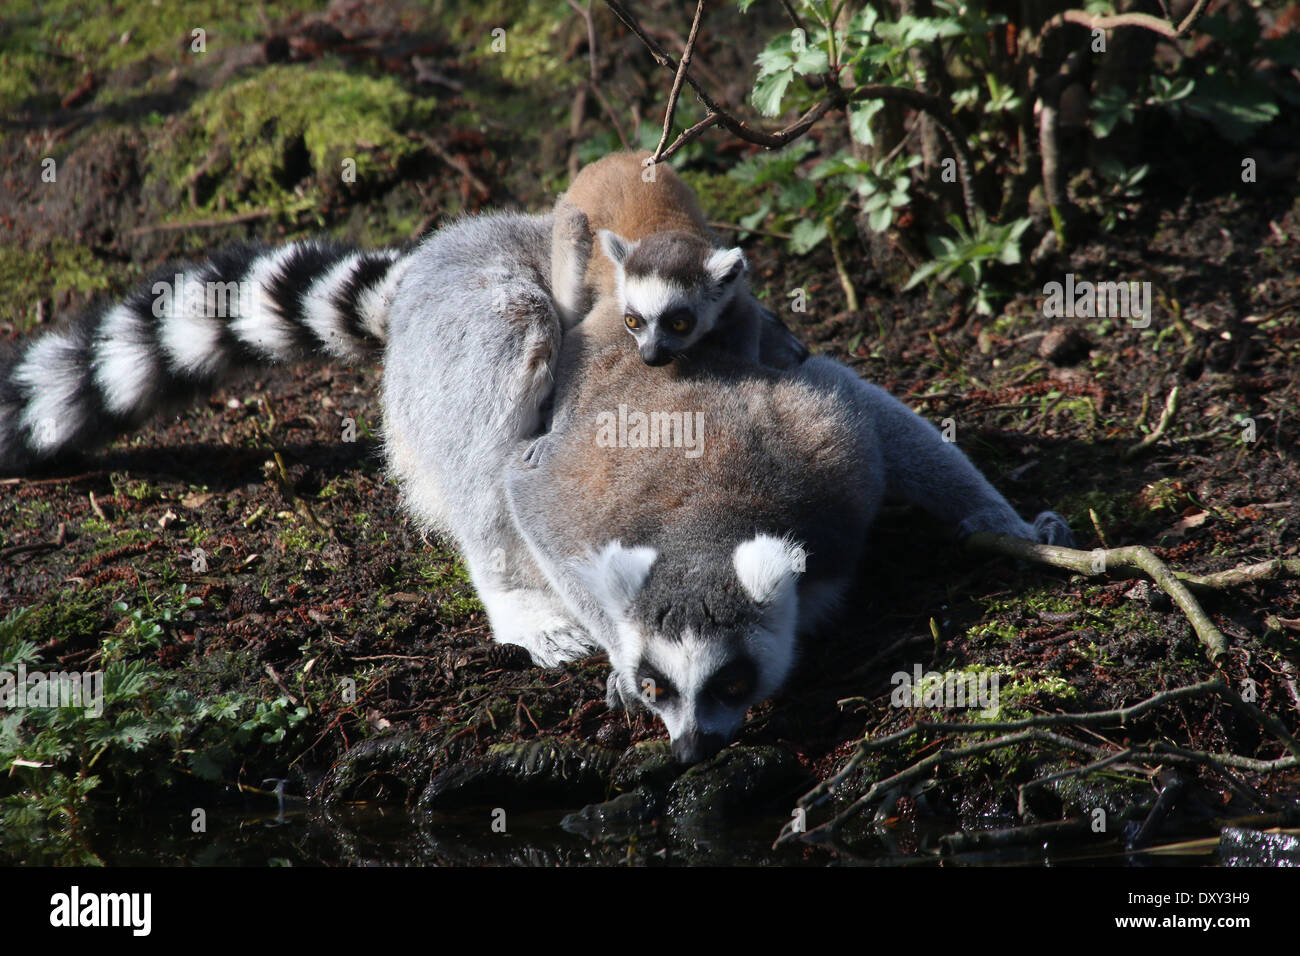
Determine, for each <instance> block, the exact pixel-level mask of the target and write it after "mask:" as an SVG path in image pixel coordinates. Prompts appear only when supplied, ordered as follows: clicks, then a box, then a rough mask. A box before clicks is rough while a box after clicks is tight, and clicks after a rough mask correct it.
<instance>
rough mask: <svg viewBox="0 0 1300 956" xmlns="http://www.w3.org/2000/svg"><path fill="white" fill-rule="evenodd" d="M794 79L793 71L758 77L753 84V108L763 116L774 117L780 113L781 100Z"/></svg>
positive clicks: (787, 70)
mask: <svg viewBox="0 0 1300 956" xmlns="http://www.w3.org/2000/svg"><path fill="white" fill-rule="evenodd" d="M793 79H794V70H793V69H786V70H782V71H781V72H779V73H773V74H771V75H770V76H764V77H760V78H759V79H758V80H757V81H756V82H755V83H754V92H753V94H752V96H751V100H752V101H753V103H754V108H755V109H756V110H758V111H759V112H760V113H762V114H763V115H764V116H776V115H778V114H779V113H780V112H781V99H782V98H783V97H784V96H785V91H786V89H788V88H789V86H790V82H791V81H792V80H793Z"/></svg>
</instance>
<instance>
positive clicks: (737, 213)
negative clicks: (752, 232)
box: [680, 170, 759, 238]
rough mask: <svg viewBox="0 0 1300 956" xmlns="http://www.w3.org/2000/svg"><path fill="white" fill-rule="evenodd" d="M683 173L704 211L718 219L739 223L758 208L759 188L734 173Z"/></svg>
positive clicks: (718, 220)
mask: <svg viewBox="0 0 1300 956" xmlns="http://www.w3.org/2000/svg"><path fill="white" fill-rule="evenodd" d="M680 175H681V177H682V181H683V182H685V183H686V185H688V186H690V187H691V189H693V190H695V194H696V195H697V196H699V197H700V206H701V207H702V208H703V209H704V214H705V215H706V216H708V218H709V219H711V220H713V221H715V222H729V223H738V222H740V220H741V219H742V218H744V217H745V216H752V215H753V214H754V211H755V210H756V209H758V207H759V197H758V194H757V191H756V190H754V189H752V188H751V187H749V186H747V185H746V184H744V183H742V182H740V181H739V180H738V179H736V178H735V177H734V176H728V175H725V174H720V173H700V172H694V171H692V170H682V171H681V173H680ZM724 238H725V237H724Z"/></svg>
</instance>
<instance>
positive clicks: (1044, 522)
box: [1034, 511, 1074, 548]
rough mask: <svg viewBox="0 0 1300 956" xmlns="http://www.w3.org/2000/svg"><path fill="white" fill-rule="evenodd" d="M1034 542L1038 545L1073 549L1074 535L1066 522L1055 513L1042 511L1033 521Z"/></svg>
mask: <svg viewBox="0 0 1300 956" xmlns="http://www.w3.org/2000/svg"><path fill="white" fill-rule="evenodd" d="M1034 540H1036V541H1037V542H1038V543H1039V544H1056V545H1060V546H1061V547H1063V548H1073V547H1074V534H1073V532H1071V531H1070V526H1069V524H1068V523H1066V520H1065V519H1064V518H1062V517H1061V516H1060V515H1058V514H1057V513H1056V512H1055V511H1044V512H1042V513H1041V514H1039V516H1038V517H1037V518H1035V519H1034Z"/></svg>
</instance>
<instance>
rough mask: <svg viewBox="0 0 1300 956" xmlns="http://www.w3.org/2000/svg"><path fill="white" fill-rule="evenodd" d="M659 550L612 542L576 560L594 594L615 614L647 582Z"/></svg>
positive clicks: (579, 574) (622, 608) (625, 605)
mask: <svg viewBox="0 0 1300 956" xmlns="http://www.w3.org/2000/svg"><path fill="white" fill-rule="evenodd" d="M658 557H659V552H658V551H656V550H655V549H654V548H647V547H636V548H625V547H623V543H622V542H621V541H611V542H609V544H607V545H605V546H604V547H603V548H601V549H600V550H599V551H593V552H592V553H591V554H589V555H588V556H587V557H586V558H584V559H579V560H578V561H576V562H575V563H574V571H575V572H576V573H577V575H578V578H579V579H580V580H581V581H582V583H583V584H584V585H586V588H587V590H588V591H590V592H591V595H592V597H594V598H595V599H596V601H597V602H598V603H599V604H600V606H601V607H603V608H604V609H605V610H606V611H607V612H609V613H611V614H615V615H617V614H622V613H623V612H624V611H626V610H627V608H628V605H629V604H631V603H632V599H633V598H635V597H636V596H637V593H638V592H639V591H640V590H641V586H642V585H643V584H645V579H646V576H647V575H648V574H649V573H650V568H651V567H653V566H654V563H655V560H656V559H657V558H658Z"/></svg>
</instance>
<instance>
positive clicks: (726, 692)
mask: <svg viewBox="0 0 1300 956" xmlns="http://www.w3.org/2000/svg"><path fill="white" fill-rule="evenodd" d="M798 553H799V552H798V550H797V549H796V548H795V546H794V545H793V544H792V543H791V542H789V541H784V540H781V539H779V538H773V537H770V536H768V535H759V536H757V537H755V538H753V539H752V540H750V541H746V542H744V543H742V544H740V545H738V546H737V547H736V548H735V550H734V551H733V552H732V555H731V560H730V562H729V564H730V567H729V568H725V567H720V568H710V569H709V570H708V571H705V572H703V573H704V574H706V575H707V576H708V577H710V579H714V578H716V579H717V580H716V581H715V582H714V583H715V584H717V585H718V586H716V587H700V586H699V583H700V582H699V577H700V574H701V573H702V572H701V568H700V567H699V564H698V561H691V562H680V563H679V565H680V566H678V567H668V566H663V567H656V563H657V562H658V561H659V560H660V559H659V554H658V552H656V551H655V550H654V549H653V548H646V547H639V548H625V547H623V546H622V545H621V544H620V543H619V542H617V541H615V542H611V543H610V544H607V545H606V546H605V547H604V549H602V550H601V551H599V552H597V553H595V554H593V555H591V556H590V557H589V558H588V559H587V560H586V561H585V562H583V563H581V564H580V565H579V566H578V568H579V574H580V576H581V577H582V578H583V580H584V582H585V584H586V585H587V587H588V589H589V590H590V592H591V594H592V595H593V597H594V598H595V599H596V601H597V602H598V603H599V604H600V606H601V608H602V610H603V611H604V613H605V614H606V615H607V617H608V618H609V619H610V621H611V622H612V624H613V628H614V634H613V635H612V640H611V641H610V648H609V652H610V664H611V666H612V669H613V672H612V674H611V675H610V687H609V690H610V693H609V702H610V704H611V706H618V705H622V706H626V707H635V706H642V707H645V708H647V709H649V710H651V711H653V712H654V713H655V714H656V715H657V716H658V717H659V719H660V720H662V721H663V722H664V726H665V727H667V728H668V736H669V737H670V738H671V739H672V748H673V754H674V755H675V756H676V758H677V759H678V761H680V762H681V763H696V762H698V761H700V760H706V759H708V758H709V757H712V756H713V755H714V754H716V753H717V752H718V751H719V750H721V749H722V748H723V747H725V746H726V745H727V744H729V743H731V741H732V740H734V739H735V737H736V734H737V732H738V731H739V730H740V727H741V725H742V724H743V723H744V721H745V714H746V713H747V712H748V710H749V708H750V707H751V706H752V705H753V704H755V703H757V702H758V701H760V700H763V699H764V698H766V697H768V696H769V695H771V694H772V693H774V692H775V691H776V690H777V689H778V688H779V687H780V686H781V684H782V683H784V681H785V678H786V676H787V675H788V674H789V672H790V668H791V666H792V665H793V663H794V654H795V625H796V621H797V617H798V614H797V611H798V595H797V593H796V583H797V582H796V577H797V572H796V570H795V569H796V568H797V567H799V566H800V565H798V564H797V563H796V560H795V558H796V555H797V554H798ZM724 571H725V574H724V573H722V572H724ZM652 572H653V573H652ZM687 578H689V579H690V580H692V581H693V582H695V584H696V586H695V587H686V586H685V581H686V579H687Z"/></svg>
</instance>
